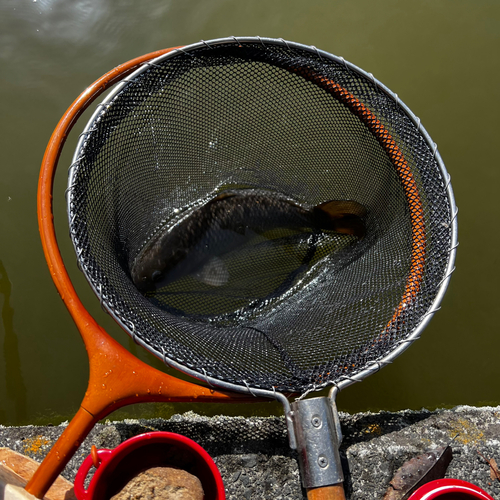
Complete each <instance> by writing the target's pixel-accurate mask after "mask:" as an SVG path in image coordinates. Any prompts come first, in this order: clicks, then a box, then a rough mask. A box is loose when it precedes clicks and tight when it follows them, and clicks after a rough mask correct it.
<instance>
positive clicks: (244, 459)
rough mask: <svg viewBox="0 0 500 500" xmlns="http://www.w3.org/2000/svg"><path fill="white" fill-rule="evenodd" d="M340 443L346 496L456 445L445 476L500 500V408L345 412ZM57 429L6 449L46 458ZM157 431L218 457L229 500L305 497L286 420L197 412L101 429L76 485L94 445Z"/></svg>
mask: <svg viewBox="0 0 500 500" xmlns="http://www.w3.org/2000/svg"><path fill="white" fill-rule="evenodd" d="M340 417H341V422H342V430H343V434H344V440H343V442H342V446H341V458H342V465H343V468H344V474H345V477H346V479H345V487H346V493H347V498H348V499H352V500H362V499H363V500H364V499H367V500H368V499H380V498H382V496H383V494H384V492H385V490H386V489H387V486H388V484H389V481H390V480H391V479H392V477H393V475H394V473H395V472H396V470H397V469H398V468H399V467H400V466H401V465H402V464H403V463H404V462H405V461H406V460H408V459H410V458H412V457H415V456H417V455H419V454H421V453H422V452H424V451H426V450H428V449H434V448H436V447H439V446H443V445H447V444H448V443H450V442H452V441H453V442H452V444H451V446H452V449H453V460H452V461H451V463H450V466H449V468H448V471H447V474H446V477H454V478H458V479H464V480H466V481H470V482H473V483H475V484H477V485H478V486H480V487H481V488H483V489H484V490H485V491H487V492H488V493H489V494H490V495H491V496H492V497H493V498H498V499H500V481H498V480H493V479H491V478H490V470H489V466H488V464H487V463H486V462H485V461H484V460H483V459H482V458H481V457H480V455H479V454H478V451H479V452H481V453H482V454H483V455H484V456H485V457H486V458H494V459H495V460H496V461H497V462H498V463H500V407H483V408H473V407H468V406H461V407H457V408H454V409H453V410H438V411H435V412H429V411H427V410H422V411H410V410H405V411H401V412H397V413H389V412H380V413H359V414H354V415H350V414H347V413H341V414H340ZM64 427H65V424H61V425H60V426H57V427H34V426H27V427H2V426H0V446H7V447H9V448H11V449H13V450H16V451H18V452H21V453H24V454H26V455H29V456H31V457H32V458H35V459H37V460H41V459H43V457H44V456H45V455H46V453H47V452H48V450H49V449H50V447H51V446H52V444H53V443H54V442H55V440H56V439H57V438H58V437H59V435H60V434H61V433H62V431H63V430H64ZM152 430H164V431H170V432H177V433H179V434H183V435H185V436H187V437H190V438H191V439H193V440H195V441H196V442H198V443H199V444H200V445H201V446H203V447H204V448H205V449H206V450H207V451H208V452H209V453H210V455H211V456H212V457H213V458H214V461H215V463H216V464H217V466H218V467H219V470H220V471H221V475H222V478H223V480H224V484H225V486H226V492H227V498H228V500H233V499H234V500H240V499H244V500H245V499H246V500H248V499H255V500H257V499H259V500H267V499H269V500H271V499H273V500H285V499H287V500H288V499H289V500H295V499H297V500H299V499H300V500H302V499H303V498H305V494H304V491H303V490H302V488H301V486H300V478H299V470H298V465H297V460H296V455H295V453H294V452H293V451H292V450H290V449H289V447H288V439H287V434H286V428H285V423H284V419H283V418H279V417H270V418H250V419H245V418H240V417H225V416H217V417H211V418H207V417H201V416H199V415H196V414H194V413H191V412H189V413H186V414H184V415H174V416H173V417H172V418H171V419H169V420H162V419H153V420H125V421H122V422H107V423H106V424H98V425H96V426H95V428H94V429H93V430H92V431H91V433H90V434H89V436H88V437H87V439H86V440H85V441H84V442H83V444H82V446H81V447H80V449H79V450H78V452H77V453H76V454H75V456H74V457H73V459H72V460H71V461H70V463H69V464H68V465H67V467H66V469H65V470H64V472H63V475H64V476H65V477H66V478H67V479H69V480H71V481H73V480H74V477H75V474H76V471H77V470H78V468H79V466H80V464H81V463H82V462H83V460H84V458H85V457H86V456H87V455H88V454H89V452H90V447H91V445H92V444H95V445H96V446H97V447H99V448H114V447H115V446H117V445H118V444H119V443H120V442H122V441H124V440H125V439H128V438H129V437H131V436H134V435H137V434H141V433H143V432H148V431H152Z"/></svg>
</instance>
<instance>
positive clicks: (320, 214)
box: [313, 200, 367, 238]
mask: <svg viewBox="0 0 500 500" xmlns="http://www.w3.org/2000/svg"><path fill="white" fill-rule="evenodd" d="M366 214H367V211H366V208H365V207H364V206H363V205H361V203H358V202H357V201H352V200H340V201H337V200H332V201H326V202H324V203H321V204H319V205H317V206H315V207H314V208H313V216H314V218H315V221H316V224H317V225H318V226H319V227H320V228H321V229H331V230H333V231H336V232H337V233H341V234H352V235H354V236H358V237H359V238H363V237H364V235H365V233H366V227H365V223H364V222H363V219H362V218H363V217H365V216H366Z"/></svg>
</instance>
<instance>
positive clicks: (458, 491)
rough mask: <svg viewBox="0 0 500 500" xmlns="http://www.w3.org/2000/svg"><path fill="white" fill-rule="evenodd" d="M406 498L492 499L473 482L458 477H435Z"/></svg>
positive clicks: (422, 499) (438, 499)
mask: <svg viewBox="0 0 500 500" xmlns="http://www.w3.org/2000/svg"><path fill="white" fill-rule="evenodd" d="M408 500H494V499H493V497H491V496H490V495H488V493H486V491H484V490H482V489H481V488H479V486H476V485H475V484H472V483H468V482H467V481H462V480H460V479H436V480H435V481H430V482H428V483H426V484H424V485H423V486H421V487H420V488H419V489H418V490H417V491H415V492H414V493H413V494H412V495H411V496H410V498H409V499H408Z"/></svg>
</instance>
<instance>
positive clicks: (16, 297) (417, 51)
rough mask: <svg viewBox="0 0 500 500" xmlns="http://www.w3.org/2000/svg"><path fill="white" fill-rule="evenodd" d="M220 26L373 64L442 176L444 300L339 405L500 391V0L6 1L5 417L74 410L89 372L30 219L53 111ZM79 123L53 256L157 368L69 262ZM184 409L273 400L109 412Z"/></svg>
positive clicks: (109, 325)
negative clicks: (447, 260) (144, 59)
mask: <svg viewBox="0 0 500 500" xmlns="http://www.w3.org/2000/svg"><path fill="white" fill-rule="evenodd" d="M230 35H240V36H244V35H261V36H269V37H275V38H279V37H282V38H284V39H288V40H293V41H296V42H301V43H304V44H308V45H315V46H317V47H319V48H321V49H324V50H326V51H329V52H331V53H333V54H336V55H339V56H343V57H344V58H345V59H347V60H348V61H350V62H352V63H354V64H356V65H358V66H360V67H361V68H363V69H365V70H366V71H368V72H372V73H373V74H374V75H375V76H376V77H377V78H378V79H379V80H380V81H382V82H383V83H384V84H386V85H387V86H388V87H389V88H390V89H392V90H393V91H394V92H396V93H398V94H399V96H400V98H401V99H402V100H403V101H404V102H405V103H406V104H407V105H408V106H409V107H410V108H411V109H412V110H413V111H414V112H415V114H416V115H417V116H419V117H420V118H421V120H422V123H423V125H424V126H425V128H426V129H427V131H428V132H429V133H430V135H431V137H432V138H433V140H434V141H436V142H437V143H438V146H439V150H440V152H441V155H442V157H443V159H444V162H445V164H446V166H447V168H448V170H449V172H450V173H451V175H452V179H453V187H454V190H455V196H456V199H457V204H458V206H459V208H460V216H459V227H460V232H459V240H460V248H459V252H458V257H457V271H456V273H455V275H454V277H453V279H452V281H451V286H450V288H449V290H448V293H447V295H446V297H445V300H444V302H443V304H442V310H441V311H440V312H439V313H438V314H437V315H436V316H435V318H434V319H433V320H432V321H431V323H430V326H429V327H428V328H427V329H426V331H425V332H424V335H423V337H422V339H421V340H419V341H418V342H417V343H415V344H414V345H413V346H412V347H411V348H410V349H409V350H408V351H407V352H405V353H404V354H403V355H402V356H401V357H399V358H398V359H397V360H396V361H395V362H394V363H393V364H392V365H391V366H389V367H387V368H384V370H382V371H381V372H380V373H378V374H376V375H374V376H371V377H369V378H368V379H366V380H365V381H364V382H363V383H361V384H357V385H356V386H352V387H349V388H348V389H346V390H345V391H344V392H342V393H341V394H340V396H339V400H338V403H339V408H340V409H341V410H345V411H351V412H354V411H360V410H367V409H371V410H380V409H386V410H398V409H402V408H420V407H427V408H435V407H442V406H454V405H458V404H473V405H483V404H499V403H500V391H499V384H498V380H499V372H500V369H499V363H498V357H499V354H500V347H499V343H498V331H499V326H498V314H499V312H500V310H499V309H500V308H499V302H500V301H499V298H500V294H499V291H498V286H497V283H498V282H499V281H500V272H499V268H500V266H499V258H498V254H499V252H498V246H499V243H500V242H499V232H498V231H497V224H496V223H495V221H496V219H497V212H498V209H497V199H498V193H497V191H498V186H499V180H500V179H499V177H500V167H499V166H498V160H497V147H496V146H495V144H496V142H497V140H498V136H499V132H500V122H499V120H498V116H499V111H500V109H499V107H500V105H499V103H498V99H497V98H496V93H497V88H498V81H499V80H500V78H499V77H500V69H499V67H498V64H496V62H497V59H498V53H499V49H500V4H499V3H498V2H496V1H491V0H490V1H488V0H426V1H424V0H422V1H419V2H409V1H406V2H403V1H396V0H381V1H379V2H373V1H371V0H360V1H357V2H352V1H348V0H344V1H326V0H325V1H311V2H303V1H295V0H293V1H290V0H288V1H285V0H274V1H273V2H269V1H261V0H257V1H251V2H240V1H236V0H210V1H203V0H196V1H195V0H182V1H181V0H176V1H165V0H151V1H149V2H146V3H144V2H134V1H132V0H116V1H109V0H108V1H101V2H92V1H90V0H87V1H85V0H77V1H73V2H68V1H63V0H35V1H28V0H26V1H19V0H3V1H2V2H1V3H0V64H1V69H0V146H1V147H0V174H1V180H0V310H1V321H0V424H4V425H14V424H28V423H47V422H52V423H54V424H55V423H58V422H60V421H62V420H65V419H68V418H71V417H72V415H73V414H74V413H75V412H76V410H77V408H78V406H79V404H80V401H81V399H82V397H83V394H84V391H85V388H86V383H87V377H88V367H87V358H86V352H85V348H84V346H83V343H82V342H81V340H80V337H79V334H78V331H77V329H76V327H75V326H74V325H73V323H72V320H71V319H70V317H69V314H68V313H67V311H66V309H65V307H64V305H63V303H62V301H61V300H60V298H59V297H58V295H57V293H56V290H55V288H54V286H53V284H52V281H51V278H50V275H49V272H48V270H47V266H46V264H45V260H44V257H43V253H42V248H41V244H40V241H39V235H38V229H37V221H36V189H37V180H38V171H39V166H40V162H41V159H42V155H43V152H44V149H45V146H46V144H47V142H48V139H49V137H50V134H51V132H52V130H53V128H54V127H55V125H56V123H57V121H58V120H59V118H60V117H61V116H62V114H63V113H64V111H65V110H66V108H67V107H68V106H69V105H70V103H71V102H72V101H73V100H74V99H75V98H76V97H77V96H78V95H79V94H80V92H81V91H82V90H83V89H84V88H85V87H86V86H87V85H89V84H90V83H92V82H93V81H94V80H96V79H97V78H98V77H99V76H101V75H102V74H104V73H105V72H107V71H108V70H110V69H111V68H113V67H114V66H116V65H118V64H120V63H121V62H124V61H127V60H129V59H132V58H133V57H136V56H139V55H142V54H145V53H148V52H151V51H153V50H157V49H160V48H165V47H171V46H177V45H183V44H189V43H193V42H196V41H198V40H200V39H206V40H207V39H212V38H218V37H224V36H230ZM84 121H86V120H84ZM82 126H83V121H82ZM77 135H78V132H76V133H73V135H72V136H71V137H70V139H69V141H68V144H67V146H66V149H65V152H64V153H63V155H62V159H61V162H60V169H59V173H58V175H57V176H56V181H55V182H56V188H55V189H56V190H55V192H56V196H57V197H58V198H57V199H56V207H55V217H56V221H57V230H58V238H59V243H60V245H61V249H62V252H63V257H64V258H65V262H66V264H67V266H68V269H69V271H70V274H71V276H72V277H73V279H74V282H75V286H76V288H77V290H78V293H79V295H80V297H81V298H82V300H83V302H84V303H85V305H86V306H87V307H88V309H89V310H90V312H91V313H92V314H93V315H94V316H95V317H96V319H97V320H98V322H99V323H100V324H102V325H103V326H104V327H105V328H106V329H107V331H108V332H109V333H111V334H112V335H113V336H114V337H115V338H116V339H118V340H119V341H120V342H121V343H122V344H123V345H124V346H125V347H127V348H128V349H130V350H131V351H132V353H134V354H135V355H137V356H138V357H139V358H140V359H142V360H145V361H147V362H148V363H150V364H152V365H153V366H155V367H158V368H161V366H162V365H161V363H160V362H159V361H157V360H155V359H154V358H152V357H151V356H149V355H147V354H146V353H145V351H144V350H142V349H141V348H139V347H137V346H136V345H135V344H133V342H132V341H131V340H130V339H129V338H128V337H127V336H126V335H125V334H124V333H123V332H122V331H121V330H120V329H119V327H118V326H116V325H115V324H114V322H113V320H112V319H111V318H109V317H108V316H107V315H105V314H104V313H103V312H102V311H101V309H100V306H99V303H98V301H97V299H96V298H95V297H94V295H93V293H92V292H91V290H90V287H89V286H88V285H87V283H86V281H85V280H84V278H83V276H82V275H81V274H80V273H79V272H78V270H77V269H76V265H75V257H74V253H73V250H72V247H71V243H70V240H69V237H68V235H67V226H66V216H65V205H64V196H63V194H64V189H65V183H66V169H67V166H68V165H69V163H70V159H71V154H72V151H73V149H74V146H75V144H76V137H77ZM488 228H489V229H488ZM485 229H488V231H487V232H486V233H484V232H483V230H485ZM188 409H193V410H195V411H197V412H200V413H206V414H216V413H225V414H231V415H235V414H243V415H267V414H271V413H280V412H281V409H280V408H279V406H278V405H276V404H275V403H268V404H257V405H256V404H247V405H212V404H210V405H194V404H193V405H192V404H178V405H168V404H149V405H138V406H134V407H129V408H128V409H124V410H120V411H119V412H116V413H115V414H113V415H112V417H116V418H119V417H124V416H154V415H156V416H159V415H161V416H169V415H171V414H172V413H174V412H182V411H186V410H188Z"/></svg>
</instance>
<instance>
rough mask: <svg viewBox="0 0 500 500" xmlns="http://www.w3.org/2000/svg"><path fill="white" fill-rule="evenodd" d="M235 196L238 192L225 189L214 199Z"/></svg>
mask: <svg viewBox="0 0 500 500" xmlns="http://www.w3.org/2000/svg"><path fill="white" fill-rule="evenodd" d="M233 196H236V193H233V192H231V191H223V192H222V193H220V194H218V195H217V196H216V197H215V198H214V199H213V200H212V201H216V200H217V201H219V200H224V199H226V198H232V197H233Z"/></svg>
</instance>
